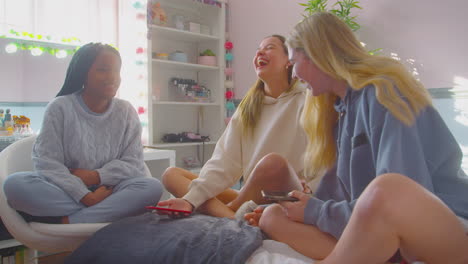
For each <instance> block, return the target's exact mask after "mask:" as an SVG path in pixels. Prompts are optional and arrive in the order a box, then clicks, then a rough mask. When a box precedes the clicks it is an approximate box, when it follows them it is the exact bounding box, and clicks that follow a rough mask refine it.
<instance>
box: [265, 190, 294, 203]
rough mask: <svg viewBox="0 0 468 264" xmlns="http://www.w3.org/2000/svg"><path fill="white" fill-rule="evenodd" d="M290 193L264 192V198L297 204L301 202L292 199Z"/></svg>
mask: <svg viewBox="0 0 468 264" xmlns="http://www.w3.org/2000/svg"><path fill="white" fill-rule="evenodd" d="M288 193H289V192H275V191H265V190H262V196H263V198H265V199H266V200H270V201H290V202H296V201H299V199H297V198H296V197H291V196H289V195H288Z"/></svg>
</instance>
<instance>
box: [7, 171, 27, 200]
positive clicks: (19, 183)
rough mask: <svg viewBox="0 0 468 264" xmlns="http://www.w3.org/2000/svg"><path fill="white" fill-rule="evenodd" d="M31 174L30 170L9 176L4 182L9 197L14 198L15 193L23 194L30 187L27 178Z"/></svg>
mask: <svg viewBox="0 0 468 264" xmlns="http://www.w3.org/2000/svg"><path fill="white" fill-rule="evenodd" d="M30 176H31V173H29V172H17V173H13V174H11V175H10V176H8V177H7V178H6V179H5V181H4V182H3V191H4V193H5V196H6V197H7V199H12V198H14V196H15V195H21V194H23V193H24V192H25V191H26V190H25V189H24V188H25V187H28V182H27V181H28V180H27V178H28V177H30Z"/></svg>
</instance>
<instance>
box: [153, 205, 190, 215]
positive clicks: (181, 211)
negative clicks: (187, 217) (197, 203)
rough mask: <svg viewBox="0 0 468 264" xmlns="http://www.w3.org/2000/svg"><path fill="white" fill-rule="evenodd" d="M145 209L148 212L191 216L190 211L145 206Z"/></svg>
mask: <svg viewBox="0 0 468 264" xmlns="http://www.w3.org/2000/svg"><path fill="white" fill-rule="evenodd" d="M145 208H146V209H149V210H158V211H160V212H166V213H182V214H192V212H190V211H185V210H177V209H172V208H166V207H157V206H145Z"/></svg>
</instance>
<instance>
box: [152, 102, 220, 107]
mask: <svg viewBox="0 0 468 264" xmlns="http://www.w3.org/2000/svg"><path fill="white" fill-rule="evenodd" d="M153 104H155V105H193V106H220V105H219V104H218V103H202V102H174V101H153Z"/></svg>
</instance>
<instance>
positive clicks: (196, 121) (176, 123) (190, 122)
mask: <svg viewBox="0 0 468 264" xmlns="http://www.w3.org/2000/svg"><path fill="white" fill-rule="evenodd" d="M155 2H159V3H160V5H161V8H162V9H163V10H164V11H165V13H166V15H167V18H168V21H167V24H165V25H153V24H150V25H149V26H148V36H149V40H148V62H149V63H148V81H149V85H148V87H149V91H148V99H149V104H148V105H149V107H148V109H149V116H148V119H149V144H150V145H151V146H152V147H156V148H163V149H173V150H175V151H176V166H178V167H184V162H183V159H184V158H186V157H194V158H196V159H198V160H199V161H200V162H201V163H203V162H205V161H206V160H207V159H209V158H210V157H211V154H212V151H213V149H214V146H215V144H216V141H217V140H218V139H219V137H220V136H221V134H222V132H223V131H224V128H225V123H224V117H225V106H224V105H225V103H224V93H225V88H224V54H225V49H224V41H225V36H224V31H225V4H224V3H221V4H220V6H216V5H209V4H204V3H202V2H200V1H195V0H157V1H154V0H153V1H152V2H151V1H149V3H148V4H152V3H155ZM176 15H178V16H183V18H184V21H185V22H186V23H185V28H184V29H183V30H182V29H177V28H176V27H175V22H174V16H176ZM189 22H194V23H197V24H200V25H203V26H207V27H208V28H209V32H208V33H209V34H208V33H207V32H204V33H205V34H203V33H198V32H191V31H190V30H189V26H188V23H189ZM206 49H210V50H212V51H213V52H214V53H215V54H216V56H217V65H216V66H206V65H201V64H197V58H198V55H199V53H200V52H202V51H204V50H206ZM175 51H182V52H183V53H185V54H186V56H187V62H179V61H172V60H165V59H160V58H157V57H156V56H155V55H156V54H157V53H167V54H171V53H173V52H175ZM172 78H178V79H191V80H194V81H196V82H197V83H198V84H199V85H202V86H205V87H206V88H207V89H209V91H210V95H211V96H210V99H209V100H206V99H205V100H200V101H191V100H188V99H186V98H180V96H179V97H178V96H177V94H176V93H177V92H178V91H176V90H175V89H176V88H175V87H174V86H171V85H170V80H171V79H172ZM179 92H180V91H179ZM182 132H195V133H199V134H200V135H202V136H208V137H209V139H210V140H209V141H208V142H203V143H202V142H184V143H167V142H163V141H162V137H163V136H164V135H165V134H168V133H174V134H179V133H182ZM200 165H202V164H200Z"/></svg>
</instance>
